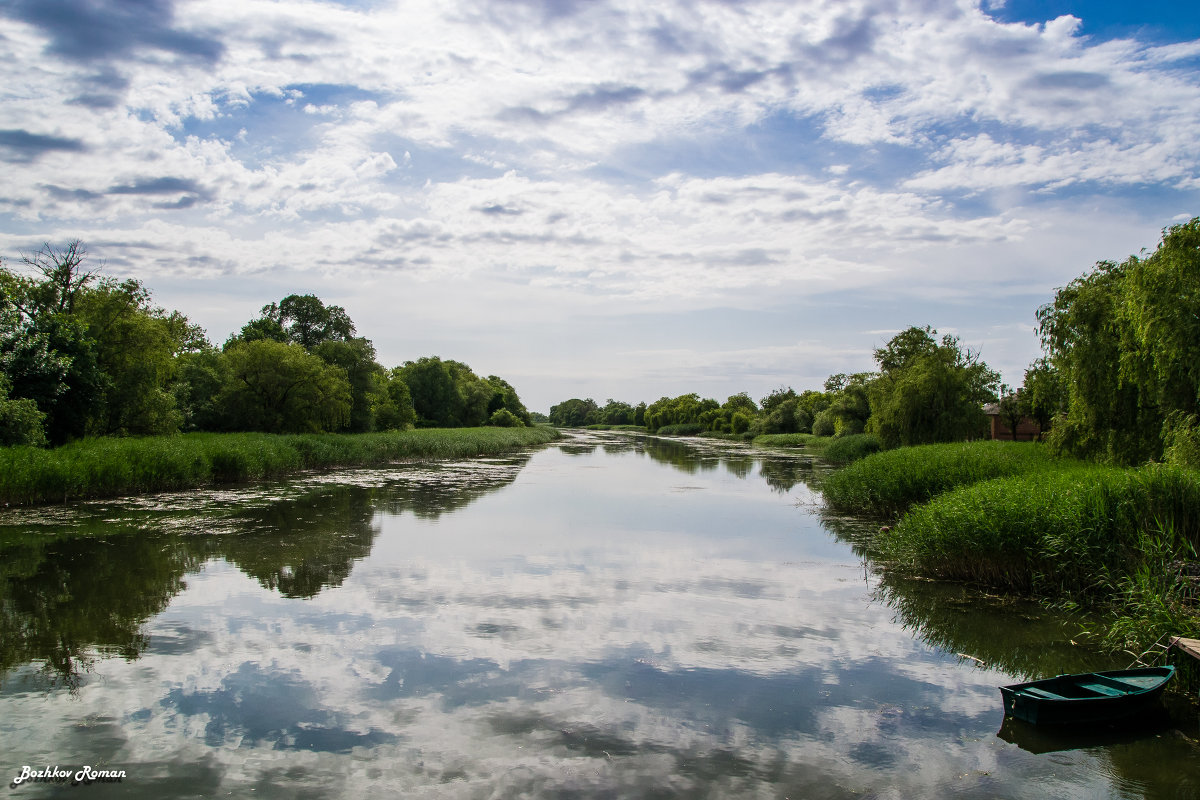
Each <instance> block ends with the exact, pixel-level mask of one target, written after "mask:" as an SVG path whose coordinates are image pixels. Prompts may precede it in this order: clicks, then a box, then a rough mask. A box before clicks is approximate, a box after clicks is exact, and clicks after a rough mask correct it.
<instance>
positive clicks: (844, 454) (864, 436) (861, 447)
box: [821, 433, 883, 464]
mask: <svg viewBox="0 0 1200 800" xmlns="http://www.w3.org/2000/svg"><path fill="white" fill-rule="evenodd" d="M882 449H883V444H882V443H880V441H879V440H878V439H877V438H875V437H874V436H872V435H871V434H869V433H855V434H851V435H849V436H835V437H834V438H833V441H831V442H829V443H828V444H827V445H826V446H825V448H824V449H823V450H822V451H821V457H822V458H824V459H825V460H826V461H829V462H831V463H833V464H849V463H851V462H853V461H859V460H860V459H863V458H866V457H867V456H869V455H871V454H872V453H878V452H879V451H880V450H882Z"/></svg>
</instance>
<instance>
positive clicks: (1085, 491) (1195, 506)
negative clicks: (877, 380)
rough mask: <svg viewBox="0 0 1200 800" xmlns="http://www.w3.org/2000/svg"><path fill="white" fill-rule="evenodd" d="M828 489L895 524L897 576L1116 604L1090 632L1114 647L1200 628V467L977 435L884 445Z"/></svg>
mask: <svg viewBox="0 0 1200 800" xmlns="http://www.w3.org/2000/svg"><path fill="white" fill-rule="evenodd" d="M822 489H823V491H824V494H825V501H826V503H827V504H828V505H829V506H830V507H831V508H832V509H834V510H836V511H839V512H850V513H860V514H869V515H873V516H877V517H880V518H882V519H885V520H889V521H890V520H894V519H898V520H899V521H898V522H897V523H896V525H895V526H894V527H892V528H890V529H889V528H884V529H883V531H881V533H880V534H878V535H877V536H876V537H875V539H874V541H873V542H872V543H871V545H870V550H871V551H872V556H873V557H874V558H876V559H877V560H878V561H880V562H881V563H883V564H885V565H886V566H887V568H888V569H889V570H890V571H897V572H899V573H902V574H913V575H919V576H922V577H933V578H940V579H944V580H954V581H965V582H969V583H974V584H977V585H981V586H986V587H988V588H989V589H993V590H998V591H1001V592H1010V593H1018V594H1022V595H1029V596H1035V597H1040V598H1042V599H1043V600H1046V601H1048V602H1051V603H1055V604H1057V605H1060V606H1063V607H1066V608H1075V607H1080V608H1082V607H1088V608H1093V609H1107V610H1108V616H1109V619H1110V620H1111V621H1110V622H1109V623H1108V624H1107V625H1106V626H1105V628H1104V629H1103V630H1098V631H1093V633H1095V634H1096V635H1097V636H1098V638H1100V639H1101V641H1102V643H1103V644H1104V645H1106V646H1108V647H1109V648H1111V649H1114V650H1120V649H1131V650H1136V651H1140V650H1141V649H1144V648H1145V647H1146V646H1147V645H1149V644H1150V643H1152V642H1154V641H1156V640H1157V639H1158V638H1159V637H1160V636H1162V635H1164V634H1168V633H1169V634H1176V635H1183V636H1192V637H1196V636H1200V600H1198V599H1197V597H1196V594H1197V590H1198V589H1200V586H1197V584H1196V581H1194V580H1193V579H1192V573H1193V572H1194V571H1195V569H1196V563H1197V562H1198V561H1200V556H1198V555H1197V553H1198V551H1200V472H1196V471H1194V470H1187V469H1181V468H1173V467H1167V466H1163V465H1149V466H1145V467H1141V468H1138V469H1122V468H1118V467H1105V466H1098V465H1095V464H1086V463H1082V462H1078V461H1072V460H1066V459H1056V458H1054V457H1052V456H1051V455H1050V454H1049V453H1048V452H1047V451H1046V450H1045V449H1044V448H1042V447H1040V446H1039V445H1036V444H1023V443H1012V442H972V443H964V444H949V445H926V446H922V447H907V448H899V449H896V450H890V451H887V452H882V453H877V454H874V455H871V456H868V457H867V458H864V459H862V460H861V461H858V462H856V463H854V464H852V465H850V466H848V467H846V468H845V469H843V470H840V471H838V472H835V473H833V474H831V475H829V476H828V477H827V478H826V479H825V481H824V484H823V486H822Z"/></svg>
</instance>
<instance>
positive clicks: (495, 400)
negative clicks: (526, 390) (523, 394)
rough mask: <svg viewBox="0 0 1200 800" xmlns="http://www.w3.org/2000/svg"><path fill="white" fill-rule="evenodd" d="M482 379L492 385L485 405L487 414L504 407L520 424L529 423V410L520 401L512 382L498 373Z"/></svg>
mask: <svg viewBox="0 0 1200 800" xmlns="http://www.w3.org/2000/svg"><path fill="white" fill-rule="evenodd" d="M484 380H485V381H486V382H487V384H488V385H489V386H490V387H492V398H491V400H489V401H488V407H487V410H488V413H489V414H493V415H494V414H495V413H496V412H497V411H499V410H500V409H504V410H505V411H507V412H508V413H510V414H512V415H513V416H514V417H516V418H517V420H518V421H519V422H520V423H521V425H522V426H524V425H529V424H530V422H531V420H530V417H529V410H528V409H527V408H525V404H524V403H522V402H521V398H520V396H519V395H518V394H517V390H516V389H514V388H513V387H512V384H510V383H509V382H508V381H506V380H504V379H503V378H501V377H499V376H498V375H488V376H487V378H485V379H484ZM489 424H494V423H489Z"/></svg>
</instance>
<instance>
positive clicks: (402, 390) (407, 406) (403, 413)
mask: <svg viewBox="0 0 1200 800" xmlns="http://www.w3.org/2000/svg"><path fill="white" fill-rule="evenodd" d="M385 391H386V392H387V400H386V401H384V402H381V403H380V404H379V406H377V408H376V411H375V425H376V427H378V428H379V429H380V430H385V431H393V430H395V431H402V430H406V429H408V428H410V427H412V426H413V425H415V424H416V422H417V411H416V409H415V408H413V399H412V392H410V391H409V390H408V384H406V383H405V382H404V378H403V377H401V374H400V367H396V368H395V369H393V370H392V371H391V372H390V373H388V375H387V379H386V386H385Z"/></svg>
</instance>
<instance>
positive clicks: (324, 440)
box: [0, 426, 560, 505]
mask: <svg viewBox="0 0 1200 800" xmlns="http://www.w3.org/2000/svg"><path fill="white" fill-rule="evenodd" d="M559 436H560V434H559V433H558V432H557V431H556V430H554V429H553V428H550V427H545V426H535V427H531V428H424V429H419V430H412V431H394V432H388V433H361V434H334V433H326V434H299V435H274V434H266V433H189V434H182V435H177V436H151V437H145V438H130V439H118V438H98V439H83V440H80V441H77V442H72V443H70V444H67V445H64V446H62V447H59V448H55V449H53V450H43V449H40V448H36V447H5V448H0V503H4V504H6V505H37V504H43V503H64V502H69V501H71V500H79V499H87V498H96V497H114V496H118V495H127V494H141V493H145V492H157V491H170V490H176V489H186V488H191V487H197V486H207V485H211V484H218V483H238V482H244V481H250V480H259V479H262V478H271V477H277V476H280V475H285V474H287V473H289V472H295V471H298V470H304V469H323V468H332V467H349V466H365V465H370V464H384V463H388V462H392V461H404V460H411V459H439V458H464V457H469V456H478V455H486V454H491V453H500V452H504V451H506V450H512V449H516V448H520V447H527V446H531V445H538V444H545V443H546V442H549V441H552V440H554V439H557V438H558V437H559Z"/></svg>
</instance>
